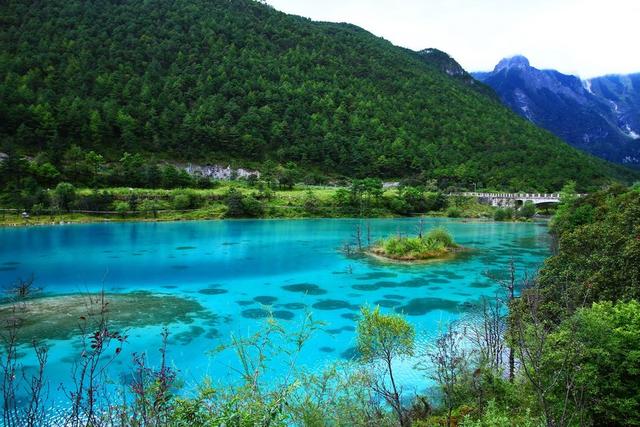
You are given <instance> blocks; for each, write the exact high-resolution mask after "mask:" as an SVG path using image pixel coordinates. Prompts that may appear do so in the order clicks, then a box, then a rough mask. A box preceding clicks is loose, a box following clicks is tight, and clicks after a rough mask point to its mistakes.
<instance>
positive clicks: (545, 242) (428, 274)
mask: <svg viewBox="0 0 640 427" xmlns="http://www.w3.org/2000/svg"><path fill="white" fill-rule="evenodd" d="M418 221H419V220H418V219H413V218H412V219H372V220H369V221H368V222H369V224H370V227H371V231H372V237H373V239H379V238H382V237H385V236H388V235H390V234H396V233H398V232H401V233H406V234H415V233H416V230H417V225H418ZM357 224H361V225H363V227H364V224H366V221H361V220H345V219H318V220H231V221H202V222H175V223H113V224H90V225H66V226H50V227H49V226H47V227H31V228H2V229H0V284H1V285H9V284H11V283H12V282H15V280H16V279H17V278H18V277H22V278H27V277H28V276H30V275H31V274H34V275H35V280H36V285H37V286H39V287H42V288H43V293H44V294H47V295H55V294H70V293H78V292H80V293H84V292H87V291H95V290H99V289H101V288H104V289H105V290H106V291H107V292H112V293H127V292H131V291H150V292H153V293H161V294H171V295H175V296H179V297H183V298H187V299H189V300H193V301H197V302H198V303H199V304H201V305H202V306H203V307H204V308H205V309H206V310H207V312H206V313H204V314H203V313H199V314H194V315H190V316H186V317H185V316H183V317H182V318H180V320H178V321H175V322H172V323H170V324H169V325H168V327H169V330H170V332H171V337H170V344H169V348H168V353H169V358H170V359H171V361H172V362H173V363H174V365H175V367H176V368H178V369H179V371H180V372H179V376H180V378H181V379H182V380H183V381H184V383H185V389H189V388H191V387H193V385H195V384H196V383H197V382H198V381H199V380H200V379H202V378H203V376H205V375H208V376H210V377H212V378H213V379H214V380H215V381H221V382H228V381H234V380H235V379H237V375H236V374H235V373H234V372H233V370H232V369H230V368H229V367H230V366H232V365H233V364H234V361H233V360H234V359H233V357H232V355H231V354H229V353H224V352H223V353H220V354H212V353H211V352H210V350H212V349H213V348H215V347H216V346H218V345H220V344H222V343H227V342H228V341H229V337H230V335H231V334H236V335H239V336H247V335H248V334H249V333H251V332H254V331H256V330H257V329H258V328H259V327H260V325H261V323H262V322H264V316H265V315H266V313H268V312H269V310H271V311H272V312H273V313H274V315H275V316H276V317H277V318H278V319H279V320H280V321H281V322H282V324H283V325H285V327H286V328H287V329H290V330H294V329H295V328H296V327H297V326H298V325H299V323H300V320H301V319H302V317H303V316H304V313H305V311H306V310H310V311H311V312H312V313H313V316H314V319H316V320H321V321H324V322H326V326H325V327H324V330H323V331H322V332H318V333H317V334H316V335H314V337H313V338H312V339H311V341H310V343H309V344H308V346H307V347H306V349H305V350H303V353H302V355H301V357H300V359H299V364H300V365H302V366H306V367H308V368H309V369H312V370H320V369H322V367H323V366H325V365H326V364H328V363H330V362H332V361H337V360H344V359H348V358H350V357H352V356H353V354H354V352H353V346H354V344H355V340H354V339H355V332H354V331H355V326H356V322H355V320H354V319H355V318H356V316H357V314H358V312H359V307H361V306H363V305H366V304H369V305H376V304H379V305H380V306H381V307H382V310H383V311H387V312H391V311H396V312H402V313H404V314H406V316H407V318H408V319H409V320H410V321H411V323H413V324H414V325H415V327H416V330H417V331H418V336H419V339H420V340H421V341H422V342H425V341H428V340H429V339H431V338H432V337H433V336H434V335H435V334H436V333H437V331H438V329H439V327H440V326H441V325H442V323H443V322H447V321H450V320H452V319H456V318H458V317H459V316H461V315H462V314H464V312H465V311H467V310H469V307H470V306H472V305H473V304H474V303H476V302H477V301H478V300H479V299H480V298H481V297H482V296H493V295H494V294H495V292H496V291H497V288H496V286H495V284H494V283H492V282H491V281H490V280H489V279H487V278H486V276H485V273H486V272H491V273H493V274H498V273H500V272H501V271H504V270H505V268H506V267H507V263H508V261H509V259H510V258H511V257H513V258H514V259H515V261H516V264H517V266H518V267H519V271H521V272H522V271H523V269H527V270H528V271H533V270H535V269H536V268H537V267H538V266H539V265H540V263H541V262H542V261H543V260H544V258H545V257H547V256H548V255H549V237H548V234H547V228H546V226H545V225H544V224H541V223H522V224H519V223H494V222H481V221H462V220H451V219H441V218H429V219H426V220H425V228H426V229H429V228H430V227H434V226H444V227H446V228H447V229H448V230H449V231H450V232H451V233H452V234H453V236H454V238H455V240H456V242H458V243H460V244H461V245H464V246H467V247H470V248H473V249H475V250H474V251H473V253H472V254H470V255H468V256H464V257H461V258H458V259H455V260H451V261H446V262H437V263H430V264H422V265H416V266H406V265H393V264H380V263H376V262H373V261H371V260H368V259H353V258H350V257H348V256H346V255H345V254H344V253H343V252H342V251H341V250H340V248H341V247H342V246H343V245H344V243H345V242H349V241H351V242H353V236H354V234H355V228H356V225H357ZM141 309H144V308H141ZM160 331H161V325H160V324H154V325H146V326H143V327H138V328H132V329H129V330H128V331H127V335H128V337H129V338H128V342H127V344H125V346H124V349H123V354H122V356H121V357H119V358H118V362H117V363H115V364H114V365H113V366H112V374H113V376H114V381H116V383H117V382H118V380H119V379H120V378H126V372H124V371H125V369H128V366H129V365H130V363H129V362H130V360H131V353H133V352H143V351H147V352H148V354H149V357H150V359H151V363H154V361H157V354H158V351H157V348H158V347H159V346H160ZM49 344H50V345H51V349H50V353H49V364H48V368H47V375H48V378H49V381H50V395H51V397H52V398H55V397H56V396H57V397H60V393H61V392H59V391H57V386H58V384H60V383H63V384H67V385H68V384H69V373H70V371H71V366H72V361H73V360H75V358H77V353H78V347H77V342H76V340H73V339H70V340H69V339H56V340H52V341H50V342H49ZM22 362H23V363H24V365H26V366H27V367H28V366H30V365H32V364H33V363H34V360H33V358H32V357H31V356H30V355H29V352H28V351H25V356H24V358H23V360H22ZM279 369H282V368H281V366H278V365H277V364H276V365H275V366H274V367H273V370H272V371H271V374H272V375H274V376H277V375H278V373H279ZM399 370H400V373H399V377H400V381H403V382H404V384H405V385H407V387H409V388H411V387H416V388H419V387H420V384H421V381H420V380H419V379H418V378H417V377H416V373H415V371H414V370H413V369H412V368H411V366H410V365H409V364H407V366H402V367H400V368H399Z"/></svg>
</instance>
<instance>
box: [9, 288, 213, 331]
mask: <svg viewBox="0 0 640 427" xmlns="http://www.w3.org/2000/svg"><path fill="white" fill-rule="evenodd" d="M101 313H102V314H101ZM102 317H104V318H105V319H107V321H108V325H109V328H110V329H111V330H114V331H118V330H124V329H128V328H141V327H145V326H150V325H168V324H172V323H185V324H189V323H193V322H194V321H195V320H196V319H205V320H210V321H214V320H217V316H216V315H215V314H213V313H211V312H209V311H208V310H206V309H205V308H204V307H203V306H202V305H200V303H198V302H197V301H195V300H191V299H188V298H182V297H178V296H175V295H164V294H154V293H151V292H142V291H141V292H130V293H118V294H113V293H111V294H104V295H101V294H71V295H59V296H46V297H41V298H35V299H31V300H28V301H25V302H21V303H19V304H2V305H0V328H1V329H2V330H3V331H6V330H7V329H8V328H10V327H11V326H12V325H16V326H17V328H18V340H19V342H20V343H29V342H31V341H32V340H36V341H43V340H67V339H71V338H73V337H75V336H79V335H81V328H82V327H85V326H86V329H87V330H88V331H92V330H93V329H95V328H97V326H98V325H99V324H100V321H101V318H102Z"/></svg>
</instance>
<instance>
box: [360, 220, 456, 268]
mask: <svg viewBox="0 0 640 427" xmlns="http://www.w3.org/2000/svg"><path fill="white" fill-rule="evenodd" d="M466 250H467V249H466V248H464V247H462V246H460V245H458V244H457V243H455V242H454V241H453V236H451V233H449V232H448V231H447V230H446V229H444V228H442V227H438V228H434V229H432V230H430V231H429V232H428V233H427V234H426V235H423V234H422V233H420V234H419V235H418V236H416V237H408V236H392V237H389V238H388V239H385V240H382V241H379V242H376V244H374V245H373V246H371V247H370V248H368V250H367V251H366V252H367V253H368V254H369V255H371V256H374V257H377V258H382V259H387V260H392V261H402V262H418V261H429V260H439V259H445V258H450V257H452V256H454V255H455V254H458V253H461V252H464V251H466Z"/></svg>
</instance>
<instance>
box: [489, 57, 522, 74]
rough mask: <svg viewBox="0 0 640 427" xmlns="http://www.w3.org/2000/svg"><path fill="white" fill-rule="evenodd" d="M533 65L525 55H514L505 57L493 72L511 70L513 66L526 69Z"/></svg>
mask: <svg viewBox="0 0 640 427" xmlns="http://www.w3.org/2000/svg"><path fill="white" fill-rule="evenodd" d="M530 66H531V65H530V64H529V60H528V59H527V58H526V57H525V56H523V55H516V56H512V57H511V58H504V59H503V60H502V61H500V62H499V63H498V65H496V68H494V70H493V72H494V73H497V72H500V71H502V70H510V69H512V68H518V69H526V68H529V67H530Z"/></svg>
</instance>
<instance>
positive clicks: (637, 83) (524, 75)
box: [474, 56, 640, 166]
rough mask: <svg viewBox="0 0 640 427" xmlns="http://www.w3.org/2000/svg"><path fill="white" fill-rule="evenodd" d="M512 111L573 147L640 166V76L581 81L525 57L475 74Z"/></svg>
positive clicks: (512, 59)
mask: <svg viewBox="0 0 640 427" xmlns="http://www.w3.org/2000/svg"><path fill="white" fill-rule="evenodd" d="M474 76H475V77H476V78H478V79H479V80H481V81H483V82H484V83H486V84H488V85H489V86H491V87H492V88H493V89H494V90H495V91H496V92H497V93H498V94H499V95H500V98H501V99H502V100H503V102H504V103H505V104H507V105H508V106H509V107H510V108H511V109H512V110H514V111H515V112H517V113H518V114H520V115H522V116H523V117H525V118H527V119H529V120H530V121H532V122H533V123H536V124H537V125H539V126H542V127H544V128H545V129H548V130H549V131H551V132H553V133H555V134H556V135H558V136H559V137H561V138H562V139H564V140H565V141H567V142H569V143H570V144H571V145H573V146H575V147H577V148H580V149H582V150H584V151H587V152H589V153H592V154H594V155H596V156H599V157H602V158H604V159H607V160H610V161H614V162H617V163H624V164H628V165H636V166H638V165H640V135H638V134H640V75H633V76H607V77H601V78H596V79H590V80H586V81H581V80H580V79H579V78H578V77H575V76H569V75H565V74H562V73H559V72H557V71H554V70H538V69H536V68H534V67H532V66H530V64H529V61H528V60H527V59H526V58H525V57H523V56H515V57H513V58H507V59H503V60H502V61H500V63H499V64H498V65H497V66H496V68H495V69H494V70H493V72H489V73H474Z"/></svg>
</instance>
